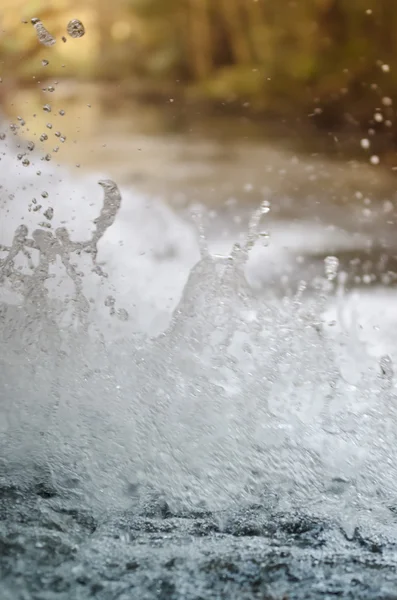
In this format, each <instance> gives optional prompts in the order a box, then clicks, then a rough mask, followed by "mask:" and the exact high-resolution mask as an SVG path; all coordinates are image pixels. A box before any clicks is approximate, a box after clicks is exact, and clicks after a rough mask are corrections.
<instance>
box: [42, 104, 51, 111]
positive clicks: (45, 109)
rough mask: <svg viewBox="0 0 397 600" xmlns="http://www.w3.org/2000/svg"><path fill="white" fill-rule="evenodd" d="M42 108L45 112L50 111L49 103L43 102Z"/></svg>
mask: <svg viewBox="0 0 397 600" xmlns="http://www.w3.org/2000/svg"><path fill="white" fill-rule="evenodd" d="M43 110H44V111H45V112H51V106H50V105H49V104H44V106H43Z"/></svg>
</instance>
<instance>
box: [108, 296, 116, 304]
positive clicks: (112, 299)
mask: <svg viewBox="0 0 397 600" xmlns="http://www.w3.org/2000/svg"><path fill="white" fill-rule="evenodd" d="M115 304H116V299H115V298H113V296H107V297H106V298H105V306H114V305H115Z"/></svg>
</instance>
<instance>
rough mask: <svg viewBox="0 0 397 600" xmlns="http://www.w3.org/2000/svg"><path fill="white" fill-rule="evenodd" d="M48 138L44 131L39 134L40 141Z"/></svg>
mask: <svg viewBox="0 0 397 600" xmlns="http://www.w3.org/2000/svg"><path fill="white" fill-rule="evenodd" d="M46 140H48V135H47V134H46V133H42V134H41V136H40V142H45V141H46Z"/></svg>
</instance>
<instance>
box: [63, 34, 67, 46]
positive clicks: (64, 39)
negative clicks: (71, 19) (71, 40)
mask: <svg viewBox="0 0 397 600" xmlns="http://www.w3.org/2000/svg"><path fill="white" fill-rule="evenodd" d="M62 41H63V43H64V44H65V43H66V41H67V40H66V38H65V36H64V35H63V36H62Z"/></svg>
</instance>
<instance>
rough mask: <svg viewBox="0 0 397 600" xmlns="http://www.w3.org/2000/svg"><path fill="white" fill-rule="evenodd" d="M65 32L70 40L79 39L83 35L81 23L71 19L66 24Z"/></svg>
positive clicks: (83, 29)
mask: <svg viewBox="0 0 397 600" xmlns="http://www.w3.org/2000/svg"><path fill="white" fill-rule="evenodd" d="M67 32H68V34H69V35H70V37H72V38H81V37H83V35H84V34H85V28H84V25H83V23H82V22H81V21H79V20H78V19H72V20H71V21H69V23H68V26H67Z"/></svg>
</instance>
